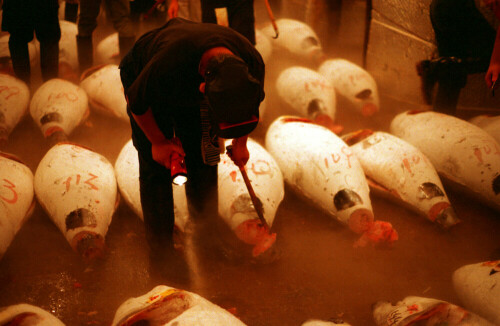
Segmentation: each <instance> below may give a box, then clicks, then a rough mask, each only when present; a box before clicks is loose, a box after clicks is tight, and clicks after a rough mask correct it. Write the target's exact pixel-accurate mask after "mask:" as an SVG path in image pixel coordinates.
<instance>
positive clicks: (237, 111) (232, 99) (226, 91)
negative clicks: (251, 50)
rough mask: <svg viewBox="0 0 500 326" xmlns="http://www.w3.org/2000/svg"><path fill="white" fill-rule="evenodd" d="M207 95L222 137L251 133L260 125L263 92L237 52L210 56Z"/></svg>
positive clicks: (219, 134) (206, 86)
mask: <svg viewBox="0 0 500 326" xmlns="http://www.w3.org/2000/svg"><path fill="white" fill-rule="evenodd" d="M205 71H206V72H205V82H206V84H205V96H206V98H207V100H208V103H209V106H210V112H211V117H212V120H213V122H214V124H213V125H214V128H215V133H216V134H217V135H218V136H219V137H222V138H226V139H230V138H238V137H242V136H245V135H248V134H249V133H250V132H251V131H252V130H254V129H255V127H257V123H258V119H259V105H260V102H261V101H262V100H263V99H264V92H263V90H262V86H261V85H260V83H259V81H258V80H256V79H255V78H254V77H253V76H252V75H251V74H250V73H249V72H248V66H247V64H246V63H245V62H244V61H243V60H241V59H240V58H238V57H236V56H234V55H218V56H215V57H213V58H212V59H210V61H209V62H208V63H207V67H206V70H205Z"/></svg>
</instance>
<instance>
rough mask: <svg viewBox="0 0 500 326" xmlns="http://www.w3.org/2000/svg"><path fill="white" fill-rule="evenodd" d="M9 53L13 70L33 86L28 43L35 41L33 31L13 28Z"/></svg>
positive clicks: (18, 76)
mask: <svg viewBox="0 0 500 326" xmlns="http://www.w3.org/2000/svg"><path fill="white" fill-rule="evenodd" d="M9 32H10V37H9V51H10V57H11V60H12V68H13V69H14V73H15V74H16V76H17V78H19V79H21V80H22V81H24V82H25V83H26V84H27V85H28V87H29V86H30V85H31V65H30V64H31V63H30V54H29V48H28V43H29V42H31V41H32V40H33V29H31V28H27V29H23V28H18V29H17V28H16V29H14V28H12V29H10V30H9Z"/></svg>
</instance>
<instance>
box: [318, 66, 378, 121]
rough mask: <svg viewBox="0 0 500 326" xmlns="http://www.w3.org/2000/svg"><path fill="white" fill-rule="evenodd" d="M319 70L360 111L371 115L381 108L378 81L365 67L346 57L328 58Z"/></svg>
mask: <svg viewBox="0 0 500 326" xmlns="http://www.w3.org/2000/svg"><path fill="white" fill-rule="evenodd" d="M318 72H319V73H320V74H321V75H323V76H324V77H325V78H326V79H328V80H329V81H330V82H331V83H332V85H333V86H334V87H335V90H336V92H337V94H338V95H340V96H343V97H344V98H346V99H347V100H348V101H349V103H350V104H351V105H352V106H353V107H354V108H355V109H356V110H357V111H358V112H360V113H362V114H363V115H365V116H370V115H373V114H375V113H376V112H377V111H378V110H379V107H380V100H379V94H378V88H377V83H376V81H375V79H374V78H373V77H372V76H371V75H370V73H368V72H367V71H366V70H365V69H363V68H361V67H360V66H358V65H356V64H354V63H352V62H350V61H348V60H345V59H328V60H326V61H324V62H323V63H322V64H321V65H320V67H319V68H318Z"/></svg>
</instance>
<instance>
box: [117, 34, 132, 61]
mask: <svg viewBox="0 0 500 326" xmlns="http://www.w3.org/2000/svg"><path fill="white" fill-rule="evenodd" d="M134 43H135V36H130V37H125V36H119V37H118V46H119V48H120V59H123V57H124V56H125V55H126V54H127V53H128V51H130V49H132V47H133V46H134Z"/></svg>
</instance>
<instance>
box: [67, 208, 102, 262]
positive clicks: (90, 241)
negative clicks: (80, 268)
mask: <svg viewBox="0 0 500 326" xmlns="http://www.w3.org/2000/svg"><path fill="white" fill-rule="evenodd" d="M96 226H97V221H96V217H95V215H94V213H92V212H91V211H89V210H88V209H85V208H79V209H76V210H74V211H72V212H71V213H69V214H68V216H67V217H66V231H70V230H75V229H77V228H82V227H87V228H88V227H92V228H95V227H96ZM70 244H71V247H72V248H73V250H74V251H76V252H77V253H78V254H80V256H82V257H83V258H84V259H85V260H87V261H90V260H93V259H95V258H99V257H102V256H103V255H104V249H105V245H104V238H103V237H102V236H101V235H100V234H98V233H96V232H92V231H89V230H82V231H80V232H78V233H77V234H76V235H75V236H74V237H73V239H72V240H71V242H70Z"/></svg>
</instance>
